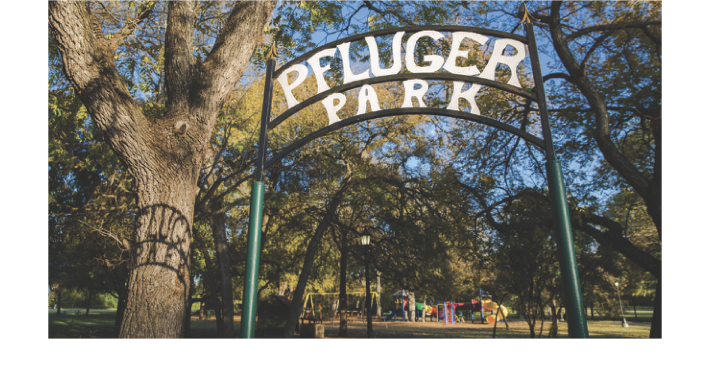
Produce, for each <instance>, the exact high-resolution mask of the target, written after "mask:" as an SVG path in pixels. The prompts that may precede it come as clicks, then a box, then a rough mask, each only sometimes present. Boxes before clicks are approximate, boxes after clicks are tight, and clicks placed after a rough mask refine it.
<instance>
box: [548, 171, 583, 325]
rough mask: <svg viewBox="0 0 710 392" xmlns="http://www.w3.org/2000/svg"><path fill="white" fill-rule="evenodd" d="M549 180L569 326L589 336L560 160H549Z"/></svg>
mask: <svg viewBox="0 0 710 392" xmlns="http://www.w3.org/2000/svg"><path fill="white" fill-rule="evenodd" d="M545 166H546V168H547V181H548V184H549V189H550V198H551V199H552V200H551V201H552V215H553V219H554V226H555V233H556V234H557V252H558V255H559V258H560V272H561V273H562V289H563V291H564V295H565V308H566V309H567V314H568V316H569V317H568V319H567V326H568V331H569V336H570V337H572V338H588V337H589V331H588V330H587V314H586V311H585V308H584V302H583V301H582V287H581V284H580V281H579V272H578V271H577V257H576V256H575V254H574V239H573V237H572V223H571V221H570V217H569V209H568V208H567V190H566V189H565V184H564V182H563V181H562V165H560V161H558V160H548V161H547V163H546V165H545Z"/></svg>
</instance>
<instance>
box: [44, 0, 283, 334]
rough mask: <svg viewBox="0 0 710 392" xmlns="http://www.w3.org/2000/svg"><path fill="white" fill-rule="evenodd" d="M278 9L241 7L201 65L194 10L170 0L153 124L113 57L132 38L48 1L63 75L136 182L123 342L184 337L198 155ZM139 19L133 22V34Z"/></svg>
mask: <svg viewBox="0 0 710 392" xmlns="http://www.w3.org/2000/svg"><path fill="white" fill-rule="evenodd" d="M275 3H276V2H275V1H263V2H262V1H258V2H256V1H254V2H238V3H234V7H233V9H232V12H231V13H230V15H229V18H228V20H227V22H226V23H225V25H224V27H223V28H222V31H220V33H219V35H218V36H217V37H216V40H215V43H214V46H213V48H212V51H211V52H210V54H209V55H208V56H207V58H206V59H205V61H204V62H198V61H197V60H196V59H195V57H194V56H193V53H192V51H193V29H194V20H195V17H196V4H197V3H195V2H171V3H170V4H169V5H168V16H167V25H166V29H165V31H166V32H165V88H166V89H165V90H166V94H167V99H166V107H165V109H166V111H165V114H164V115H163V116H162V117H161V118H156V119H149V118H147V117H146V116H145V115H144V114H143V112H142V111H141V109H140V107H139V106H138V104H137V103H136V102H135V101H134V100H133V98H132V97H131V95H130V92H129V90H128V88H127V86H126V83H125V82H124V80H123V77H122V76H121V75H120V74H119V72H118V71H117V69H116V65H115V63H114V53H115V50H116V48H117V47H118V46H119V45H121V43H122V41H123V39H125V38H126V35H125V34H117V35H116V37H115V38H113V39H111V40H107V39H106V37H104V35H103V33H101V29H100V24H99V22H98V21H97V19H96V18H95V17H94V16H93V15H92V12H91V9H90V7H91V3H89V2H87V3H82V2H64V1H62V2H50V3H49V29H50V32H51V33H52V35H53V36H54V38H55V39H56V41H57V45H58V47H59V51H60V53H61V55H62V59H63V65H64V71H65V74H66V76H67V78H68V80H69V81H70V82H71V84H72V86H73V87H74V88H75V90H76V91H77V93H78V96H79V98H80V99H81V101H82V103H83V104H84V106H85V107H86V109H87V111H88V113H89V114H90V115H91V118H92V120H93V121H94V123H95V124H96V126H97V128H98V129H100V130H101V132H102V133H103V135H104V137H105V139H106V140H107V142H108V143H109V145H110V146H111V149H112V150H113V151H114V152H115V153H116V155H117V156H118V157H119V159H121V161H122V162H123V163H124V164H125V165H126V166H127V168H128V171H129V173H130V174H131V176H132V177H133V179H134V186H135V190H136V195H137V199H138V200H137V207H138V208H137V211H136V230H135V234H134V235H135V238H134V243H135V244H136V246H135V247H134V249H133V252H134V254H133V256H134V260H135V265H134V267H133V269H132V270H131V274H130V277H129V284H128V299H127V304H126V311H125V316H124V320H123V323H122V324H121V331H120V334H119V336H120V337H123V338H150V337H152V338H157V337H164V338H176V337H181V336H183V334H184V330H183V328H184V324H183V318H184V315H185V307H186V306H187V304H188V299H189V288H190V280H189V279H190V274H189V270H190V260H189V255H190V251H189V250H190V243H191V233H192V223H193V212H194V211H193V209H194V203H195V191H196V184H197V180H198V175H199V171H200V168H201V167H202V158H201V157H203V156H204V150H205V149H206V148H209V137H210V134H211V132H212V129H213V127H214V124H215V121H216V118H217V114H218V111H219V109H220V108H221V107H222V104H223V103H224V102H225V100H226V99H227V98H228V95H229V93H230V92H231V90H232V88H233V86H234V85H235V84H236V83H237V81H238V80H239V79H240V77H241V75H242V73H243V71H244V69H245V68H246V65H247V63H248V61H249V59H250V57H251V55H252V52H253V49H254V47H255V45H256V43H257V41H258V40H259V39H260V37H261V34H258V33H257V34H255V32H261V31H262V29H263V26H264V24H265V23H266V22H267V20H268V18H269V15H270V14H271V11H272V10H273V8H274V6H275ZM142 17H143V18H145V16H143V15H142ZM138 22H140V20H138V21H135V22H133V21H131V22H129V23H127V24H126V27H127V29H126V30H130V28H131V27H130V26H132V25H134V24H135V23H138ZM122 31H123V30H122Z"/></svg>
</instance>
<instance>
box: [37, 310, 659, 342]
mask: <svg viewBox="0 0 710 392" xmlns="http://www.w3.org/2000/svg"><path fill="white" fill-rule="evenodd" d="M77 310H79V309H66V312H67V314H66V315H62V316H57V314H56V311H54V310H50V311H49V337H50V338H80V337H83V338H87V337H91V338H110V337H114V334H113V333H112V332H111V327H113V323H114V319H115V316H116V311H115V309H107V310H103V309H102V310H95V311H94V310H92V311H91V312H90V313H89V317H86V316H85V315H83V314H82V315H76V311H77ZM637 310H639V309H637ZM84 311H85V309H84ZM646 318H648V320H649V321H650V312H648V313H645V314H644V316H643V319H646ZM626 319H627V321H628V322H629V324H630V326H629V328H622V327H621V321H620V320H588V322H587V327H588V329H589V336H590V337H591V338H648V334H649V332H650V326H651V324H650V322H636V321H635V320H634V316H633V312H632V314H631V316H630V317H629V316H627V318H626ZM639 319H642V316H641V311H640V310H639ZM239 321H240V317H239V316H237V317H235V330H237V331H239ZM190 323H191V324H190V327H191V328H190V335H191V337H194V338H212V337H216V334H217V324H216V320H215V318H214V316H212V318H211V319H210V320H199V319H197V317H193V318H192V320H191V322H190ZM508 324H509V325H510V330H506V329H505V324H502V323H501V324H499V325H498V327H497V330H496V338H500V339H510V338H513V339H516V338H528V337H529V330H528V325H527V323H526V322H525V321H520V320H515V319H513V318H511V319H510V321H509V322H508ZM550 324H551V323H550V321H548V320H546V321H545V324H544V327H543V338H547V337H548V333H549V327H550ZM324 327H325V337H326V338H336V339H337V338H338V337H337V336H338V330H339V327H338V320H336V321H335V323H331V322H325V323H324ZM97 328H102V329H100V330H99V331H98V332H95V330H96V329H97ZM373 329H374V335H375V338H385V339H387V338H391V339H398V338H400V339H401V338H405V339H412V338H444V339H446V338H449V339H451V338H454V339H460V338H483V339H490V338H492V337H493V326H492V325H488V324H471V323H470V322H468V323H463V324H462V323H457V324H454V325H444V323H443V322H439V323H437V322H436V321H435V322H426V323H405V322H391V321H390V322H387V323H383V322H379V321H375V322H374V323H373ZM539 331H540V322H539V321H538V323H537V325H536V335H537V334H538V333H539ZM365 335H366V325H365V323H364V322H363V321H362V320H361V319H360V318H357V317H356V318H353V319H351V322H350V323H349V324H348V337H349V338H365ZM274 337H277V336H274ZM559 337H567V323H560V324H559Z"/></svg>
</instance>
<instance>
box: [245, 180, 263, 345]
mask: <svg viewBox="0 0 710 392" xmlns="http://www.w3.org/2000/svg"><path fill="white" fill-rule="evenodd" d="M263 210H264V183H263V182H261V181H254V183H253V184H252V186H251V206H250V209H249V231H248V232H247V267H246V272H245V273H244V275H245V279H246V280H245V282H244V297H243V298H244V301H243V305H242V307H243V309H242V322H241V337H242V338H245V339H253V338H254V333H255V332H256V297H257V289H258V285H259V253H260V250H261V220H262V217H263Z"/></svg>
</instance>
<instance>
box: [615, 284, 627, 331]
mask: <svg viewBox="0 0 710 392" xmlns="http://www.w3.org/2000/svg"><path fill="white" fill-rule="evenodd" d="M614 286H616V295H618V296H619V308H620V309H621V326H622V327H624V328H628V327H629V324H627V323H626V317H624V307H623V306H621V294H620V293H619V282H614Z"/></svg>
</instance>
